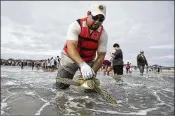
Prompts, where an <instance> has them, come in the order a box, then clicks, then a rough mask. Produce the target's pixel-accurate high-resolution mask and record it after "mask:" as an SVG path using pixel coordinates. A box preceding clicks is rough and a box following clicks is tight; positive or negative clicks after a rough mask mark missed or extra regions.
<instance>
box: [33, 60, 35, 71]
mask: <svg viewBox="0 0 175 116" xmlns="http://www.w3.org/2000/svg"><path fill="white" fill-rule="evenodd" d="M34 66H35V63H34V61H32V70H33V68H34Z"/></svg>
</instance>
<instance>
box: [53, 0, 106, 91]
mask: <svg viewBox="0 0 175 116" xmlns="http://www.w3.org/2000/svg"><path fill="white" fill-rule="evenodd" d="M105 18H106V6H105V5H104V4H101V3H96V4H92V5H91V7H90V9H89V10H88V12H87V17H84V18H80V19H77V20H76V21H74V22H73V23H72V24H71V25H70V26H69V28H68V32H67V41H66V43H65V45H64V48H63V50H62V52H61V60H60V65H59V67H58V73H57V77H56V87H58V88H60V89H66V88H68V87H69V86H70V85H68V84H64V83H61V82H59V81H57V80H58V79H59V78H69V79H73V77H74V75H75V72H76V71H77V70H78V69H79V70H80V72H81V75H82V77H83V78H84V80H87V79H90V78H93V77H95V76H96V72H97V71H98V70H99V69H100V67H101V65H102V63H103V60H104V57H105V55H106V50H107V42H108V35H107V32H106V30H105V29H104V27H103V25H102V24H103V22H104V20H105ZM96 55H97V56H96ZM95 58H96V59H95Z"/></svg>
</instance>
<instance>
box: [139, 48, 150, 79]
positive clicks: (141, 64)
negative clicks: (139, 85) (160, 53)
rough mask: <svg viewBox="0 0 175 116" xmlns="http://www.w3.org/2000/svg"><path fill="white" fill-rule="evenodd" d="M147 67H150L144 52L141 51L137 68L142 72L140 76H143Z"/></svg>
mask: <svg viewBox="0 0 175 116" xmlns="http://www.w3.org/2000/svg"><path fill="white" fill-rule="evenodd" d="M145 65H146V66H148V63H147V60H146V57H145V55H144V51H140V54H138V55H137V66H138V68H139V70H140V75H142V76H143V73H144V68H145Z"/></svg>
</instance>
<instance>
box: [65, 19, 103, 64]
mask: <svg viewBox="0 0 175 116" xmlns="http://www.w3.org/2000/svg"><path fill="white" fill-rule="evenodd" d="M77 21H78V23H79V24H80V27H81V32H80V35H79V37H78V45H77V51H78V53H79V54H80V56H81V58H82V59H83V60H84V61H85V62H89V61H92V60H93V59H94V58H95V56H96V50H97V48H98V40H99V39H100V36H101V34H102V31H103V26H100V27H99V28H98V29H97V30H96V31H94V32H92V33H91V34H90V32H89V31H90V30H89V29H88V26H87V18H82V19H78V20H77ZM64 51H65V52H66V53H67V55H69V54H68V51H67V44H65V46H64Z"/></svg>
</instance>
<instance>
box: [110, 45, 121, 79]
mask: <svg viewBox="0 0 175 116" xmlns="http://www.w3.org/2000/svg"><path fill="white" fill-rule="evenodd" d="M113 48H114V49H115V52H114V53H111V52H110V56H111V57H112V68H113V71H114V79H115V80H116V81H117V82H118V81H120V80H121V75H123V66H124V63H123V52H122V50H121V49H120V45H119V44H118V43H115V44H114V45H113Z"/></svg>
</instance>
